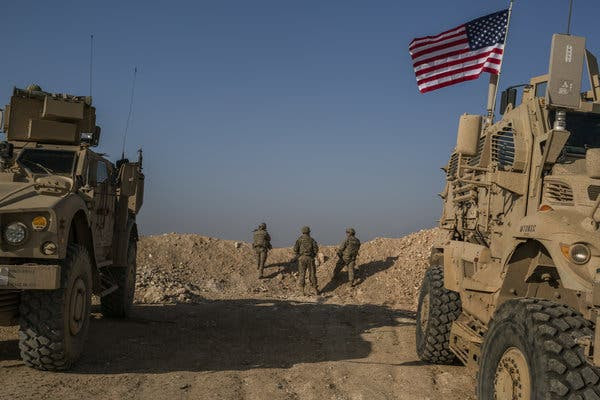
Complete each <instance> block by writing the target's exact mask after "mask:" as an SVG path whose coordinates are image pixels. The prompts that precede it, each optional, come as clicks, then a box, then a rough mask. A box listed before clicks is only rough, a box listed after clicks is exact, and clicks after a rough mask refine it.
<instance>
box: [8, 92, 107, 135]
mask: <svg viewBox="0 0 600 400" xmlns="http://www.w3.org/2000/svg"><path fill="white" fill-rule="evenodd" d="M4 131H5V132H6V138H7V139H8V140H9V141H31V142H39V143H56V144H67V145H78V144H82V143H84V142H85V143H87V144H92V145H95V144H98V140H99V134H100V130H99V128H98V127H97V126H96V109H95V108H94V107H92V105H91V99H90V98H86V97H83V96H71V95H64V94H52V93H47V92H44V91H41V90H36V91H33V90H29V89H25V90H23V89H18V88H15V89H14V91H13V95H12V97H11V99H10V104H9V105H7V106H6V115H5V118H4ZM82 134H88V135H87V136H92V137H93V140H87V141H84V142H82ZM87 136H86V137H87Z"/></svg>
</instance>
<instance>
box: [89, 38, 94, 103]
mask: <svg viewBox="0 0 600 400" xmlns="http://www.w3.org/2000/svg"><path fill="white" fill-rule="evenodd" d="M93 65H94V35H93V34H92V35H90V97H92V72H93V69H92V68H93Z"/></svg>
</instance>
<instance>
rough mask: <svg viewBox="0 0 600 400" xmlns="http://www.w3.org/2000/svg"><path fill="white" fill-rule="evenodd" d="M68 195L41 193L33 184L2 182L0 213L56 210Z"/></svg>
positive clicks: (0, 184) (66, 193) (0, 188)
mask: <svg viewBox="0 0 600 400" xmlns="http://www.w3.org/2000/svg"><path fill="white" fill-rule="evenodd" d="M68 194H69V192H63V193H59V194H55V193H52V194H48V193H47V192H40V191H38V190H36V189H35V187H34V186H33V183H32V182H27V183H21V182H7V183H4V182H0V212H11V211H23V210H36V209H49V208H54V207H55V206H56V205H57V204H58V203H60V202H61V201H63V200H64V198H65V197H66V196H67V195H68Z"/></svg>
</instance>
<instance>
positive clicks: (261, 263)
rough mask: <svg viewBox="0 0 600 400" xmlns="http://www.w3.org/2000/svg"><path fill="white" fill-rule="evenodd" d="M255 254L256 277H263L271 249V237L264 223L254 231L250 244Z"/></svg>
mask: <svg viewBox="0 0 600 400" xmlns="http://www.w3.org/2000/svg"><path fill="white" fill-rule="evenodd" d="M252 247H253V248H254V251H255V252H256V262H257V267H258V277H259V278H262V277H263V270H264V268H265V263H266V262H267V254H268V252H269V250H271V249H272V248H273V247H272V246H271V236H270V235H269V232H267V224H265V223H264V222H263V223H262V224H260V225H259V226H258V229H255V230H254V243H253V244H252Z"/></svg>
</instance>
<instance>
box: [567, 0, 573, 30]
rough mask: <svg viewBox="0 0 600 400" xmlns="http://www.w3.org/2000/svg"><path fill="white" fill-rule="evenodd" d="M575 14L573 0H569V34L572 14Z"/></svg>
mask: <svg viewBox="0 0 600 400" xmlns="http://www.w3.org/2000/svg"><path fill="white" fill-rule="evenodd" d="M572 14H573V0H569V18H568V19H567V35H570V34H571V15H572Z"/></svg>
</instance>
